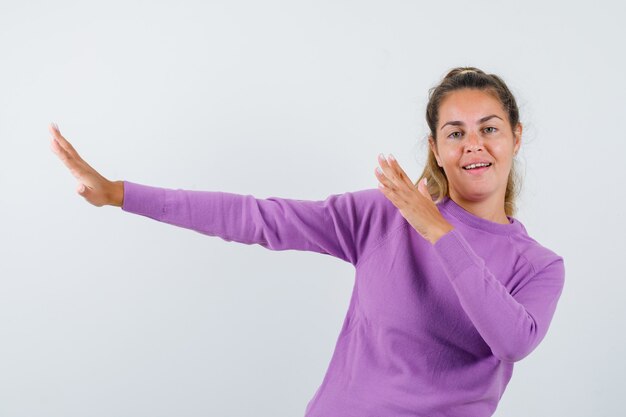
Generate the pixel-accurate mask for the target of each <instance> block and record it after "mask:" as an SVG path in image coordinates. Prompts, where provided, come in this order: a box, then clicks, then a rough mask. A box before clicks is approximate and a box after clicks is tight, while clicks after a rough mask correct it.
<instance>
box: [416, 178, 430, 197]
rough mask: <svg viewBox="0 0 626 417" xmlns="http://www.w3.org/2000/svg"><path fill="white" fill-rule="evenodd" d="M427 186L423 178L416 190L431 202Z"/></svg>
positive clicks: (426, 179)
mask: <svg viewBox="0 0 626 417" xmlns="http://www.w3.org/2000/svg"><path fill="white" fill-rule="evenodd" d="M427 184H428V178H426V177H424V179H423V180H421V181H420V182H419V184H418V185H417V190H418V191H419V192H420V193H421V194H422V195H423V196H424V197H426V198H428V199H429V200H432V199H433V197H432V196H431V195H430V193H429V192H428V187H427V186H426V185H427Z"/></svg>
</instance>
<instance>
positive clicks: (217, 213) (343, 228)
mask: <svg viewBox="0 0 626 417" xmlns="http://www.w3.org/2000/svg"><path fill="white" fill-rule="evenodd" d="M123 185H124V201H123V205H122V209H123V210H124V211H127V212H130V213H135V214H139V215H143V216H146V217H150V218H152V219H155V220H158V221H160V222H164V223H168V224H172V225H175V226H179V227H183V228H186V229H190V230H194V231H196V232H199V233H202V234H206V235H209V236H218V237H220V238H222V239H223V240H226V241H235V242H239V243H245V244H259V245H261V246H263V247H265V248H268V249H271V250H289V249H292V250H301V251H312V252H318V253H323V254H328V255H332V256H335V257H337V258H340V259H343V260H344V261H346V262H350V263H352V264H353V265H355V264H356V263H357V262H358V259H359V257H360V255H361V254H362V253H363V252H364V251H365V249H366V246H367V245H368V241H370V240H371V239H372V238H373V237H372V236H370V233H369V231H370V227H369V225H370V224H371V223H372V222H373V221H374V222H375V221H377V217H379V219H378V220H380V211H379V210H378V211H377V210H376V206H375V203H376V199H379V198H380V197H379V194H380V193H379V192H378V190H376V189H365V190H359V191H355V192H346V193H343V194H333V195H330V196H328V197H327V198H326V199H324V200H317V201H313V200H296V199H288V198H279V197H270V198H266V199H261V198H255V197H254V196H252V195H243V194H234V193H228V192H221V191H192V190H182V189H167V188H159V187H152V186H147V185H141V184H136V183H133V182H130V181H123ZM378 201H380V200H378Z"/></svg>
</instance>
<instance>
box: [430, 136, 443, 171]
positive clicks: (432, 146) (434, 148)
mask: <svg viewBox="0 0 626 417" xmlns="http://www.w3.org/2000/svg"><path fill="white" fill-rule="evenodd" d="M428 145H429V146H430V150H431V151H432V152H433V155H435V159H436V160H437V165H439V166H440V167H441V161H440V160H439V154H438V153H437V143H436V142H435V139H433V137H432V136H428Z"/></svg>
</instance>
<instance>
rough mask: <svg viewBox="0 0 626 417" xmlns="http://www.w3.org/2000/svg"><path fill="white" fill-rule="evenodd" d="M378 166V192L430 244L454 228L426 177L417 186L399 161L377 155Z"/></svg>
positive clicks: (390, 156) (391, 157)
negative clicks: (380, 192)
mask: <svg viewBox="0 0 626 417" xmlns="http://www.w3.org/2000/svg"><path fill="white" fill-rule="evenodd" d="M378 163H379V164H380V167H376V178H377V179H378V181H379V183H380V185H379V189H380V190H381V191H382V192H383V194H384V195H385V196H386V197H387V198H388V199H389V201H391V202H392V203H393V205H394V206H396V207H397V208H398V210H400V213H401V214H402V217H404V218H405V219H406V220H407V221H408V222H409V224H410V225H411V226H413V228H414V229H415V230H416V231H417V232H418V233H419V234H420V235H422V236H423V237H424V238H425V239H427V240H428V241H429V242H430V243H432V244H435V242H436V241H437V240H438V239H439V238H440V237H441V236H443V235H444V234H446V233H447V232H449V231H450V230H452V229H454V226H452V225H451V224H450V223H449V222H448V221H447V220H446V219H445V218H444V217H443V216H442V215H441V212H440V211H439V208H437V205H436V204H435V202H434V201H433V199H432V197H431V196H430V193H429V192H428V189H427V188H426V178H424V180H423V181H420V182H419V184H418V186H417V187H415V184H413V182H412V181H411V180H410V179H409V177H408V176H407V175H406V173H405V172H404V170H403V169H402V168H401V167H400V164H398V161H396V159H395V158H394V157H393V155H389V157H388V159H385V157H384V156H383V154H380V155H378Z"/></svg>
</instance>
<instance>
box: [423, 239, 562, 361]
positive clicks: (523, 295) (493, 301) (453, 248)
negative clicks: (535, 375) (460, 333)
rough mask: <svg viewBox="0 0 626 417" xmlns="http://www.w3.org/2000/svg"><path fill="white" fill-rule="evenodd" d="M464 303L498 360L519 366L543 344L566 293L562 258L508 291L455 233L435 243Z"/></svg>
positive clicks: (464, 307)
mask: <svg viewBox="0 0 626 417" xmlns="http://www.w3.org/2000/svg"><path fill="white" fill-rule="evenodd" d="M434 248H435V253H436V254H437V256H438V257H439V260H440V261H441V263H442V264H443V267H444V269H445V271H446V274H447V275H448V278H449V279H450V282H451V283H452V286H453V287H454V290H455V291H456V293H457V295H458V297H459V300H460V302H461V305H462V307H463V309H464V310H465V312H466V313H467V315H468V317H469V318H470V320H471V321H472V322H473V323H474V325H475V326H476V329H477V330H478V332H479V333H480V335H481V336H482V337H483V339H484V340H485V342H486V343H487V344H488V345H489V347H490V348H491V351H492V352H493V354H494V356H496V357H497V358H498V359H500V360H502V361H506V362H517V361H520V360H521V359H523V358H525V357H526V356H528V355H529V354H530V353H531V352H532V351H533V350H534V349H535V348H536V347H537V346H538V345H539V343H540V342H541V340H543V338H544V336H545V335H546V333H547V331H548V327H549V325H550V322H551V321H552V317H553V315H554V312H555V310H556V305H557V302H558V300H559V298H560V296H561V293H562V291H563V285H564V279H565V269H564V263H563V258H562V257H559V256H556V257H555V258H554V260H553V261H552V262H550V263H548V264H547V265H546V266H545V267H543V269H541V270H539V271H535V272H534V276H533V277H532V278H531V279H530V280H528V281H527V282H526V284H525V285H524V286H523V287H522V288H520V289H519V290H516V291H515V295H512V294H511V293H509V291H508V290H507V289H506V287H505V286H504V285H502V283H501V282H500V281H498V280H497V279H496V278H495V276H494V275H493V274H492V273H491V271H489V269H488V268H487V267H486V266H485V262H484V260H483V259H482V258H481V257H479V256H478V255H477V254H476V252H474V250H473V249H472V248H471V246H470V245H469V243H468V242H467V240H465V238H464V237H463V236H462V235H461V233H459V232H458V231H457V230H456V229H453V230H452V231H450V232H448V233H446V234H445V235H444V236H442V237H441V238H440V239H439V240H438V241H437V242H435V244H434Z"/></svg>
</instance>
